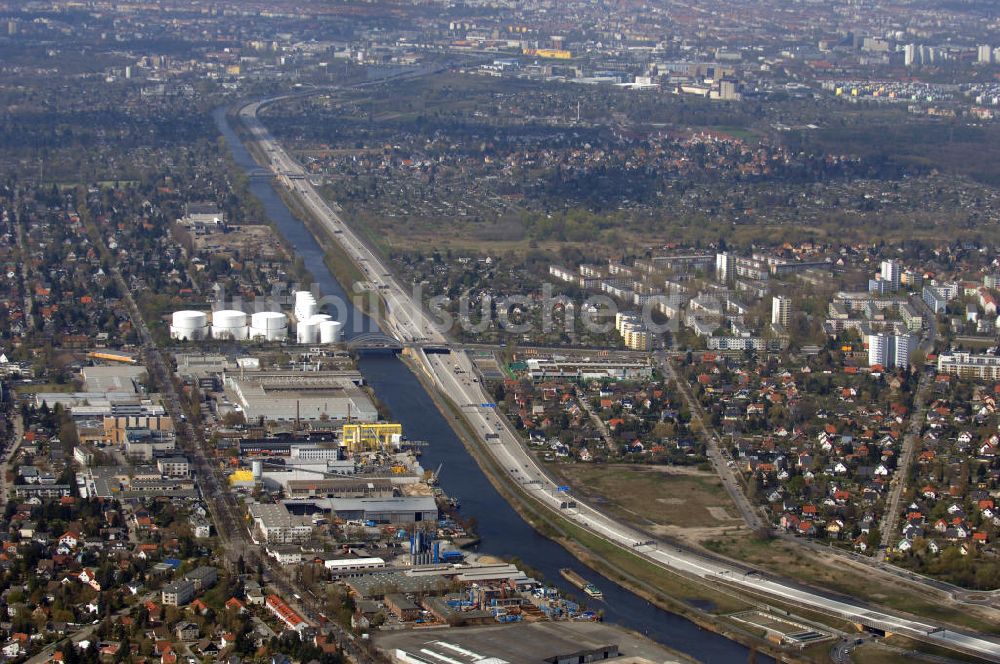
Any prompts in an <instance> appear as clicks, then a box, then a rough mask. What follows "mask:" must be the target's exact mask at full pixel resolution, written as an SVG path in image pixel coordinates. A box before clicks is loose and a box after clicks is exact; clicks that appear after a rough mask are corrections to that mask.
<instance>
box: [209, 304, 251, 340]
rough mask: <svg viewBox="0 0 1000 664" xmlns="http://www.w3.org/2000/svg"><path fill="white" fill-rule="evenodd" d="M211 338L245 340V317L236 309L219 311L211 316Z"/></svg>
mask: <svg viewBox="0 0 1000 664" xmlns="http://www.w3.org/2000/svg"><path fill="white" fill-rule="evenodd" d="M212 337H213V338H215V339H233V340H234V341H242V340H243V339H246V338H247V315H246V314H245V313H243V312H242V311H238V310H236V309H221V310H219V311H216V312H214V313H213V314H212Z"/></svg>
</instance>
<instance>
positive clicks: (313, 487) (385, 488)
mask: <svg viewBox="0 0 1000 664" xmlns="http://www.w3.org/2000/svg"><path fill="white" fill-rule="evenodd" d="M285 492H286V494H287V495H288V497H289V498H292V499H295V498H385V497H389V496H392V495H393V494H394V493H395V487H394V485H393V483H392V480H389V479H387V478H377V477H372V478H368V477H366V478H363V479H356V478H353V477H345V478H329V479H308V480H289V481H288V482H287V483H286V486H285Z"/></svg>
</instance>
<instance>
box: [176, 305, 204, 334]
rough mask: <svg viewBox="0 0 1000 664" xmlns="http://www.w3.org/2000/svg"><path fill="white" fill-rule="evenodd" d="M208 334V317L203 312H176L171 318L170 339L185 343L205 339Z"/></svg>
mask: <svg viewBox="0 0 1000 664" xmlns="http://www.w3.org/2000/svg"><path fill="white" fill-rule="evenodd" d="M207 334H208V316H207V315H206V314H205V313H204V312H202V311H192V310H184V311H175V312H174V314H173V316H172V317H171V325H170V337H171V338H172V339H182V340H184V341H194V340H197V339H204V338H205V336H206V335H207Z"/></svg>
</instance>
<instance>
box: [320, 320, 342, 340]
mask: <svg viewBox="0 0 1000 664" xmlns="http://www.w3.org/2000/svg"><path fill="white" fill-rule="evenodd" d="M340 328H341V324H340V323H338V322H337V321H335V320H325V321H323V322H322V323H320V324H319V342H320V343H321V344H335V343H337V342H338V341H340Z"/></svg>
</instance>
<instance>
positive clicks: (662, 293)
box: [549, 263, 687, 316]
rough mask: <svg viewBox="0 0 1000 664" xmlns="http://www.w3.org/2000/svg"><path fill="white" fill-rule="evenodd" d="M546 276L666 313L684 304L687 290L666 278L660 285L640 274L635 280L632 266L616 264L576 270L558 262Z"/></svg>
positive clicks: (590, 266) (675, 312)
mask: <svg viewBox="0 0 1000 664" xmlns="http://www.w3.org/2000/svg"><path fill="white" fill-rule="evenodd" d="M598 272H600V274H598ZM549 275H550V276H552V277H555V278H556V279H558V280H560V281H563V282H566V283H569V284H573V285H575V286H578V287H580V288H582V289H585V290H599V291H601V292H602V293H605V294H607V295H610V296H611V297H613V298H615V299H617V300H621V301H622V302H627V303H629V304H632V305H635V306H637V307H646V306H650V308H651V309H653V308H655V309H656V310H657V311H659V312H660V313H662V314H663V315H665V316H674V315H676V314H677V309H678V308H679V307H680V306H681V305H682V304H683V302H684V299H685V293H686V291H687V289H686V288H684V286H682V285H681V284H679V283H675V282H672V281H669V280H665V281H664V282H663V283H662V285H660V284H650V283H648V282H647V281H644V280H642V278H641V275H639V276H640V278H639V279H637V278H636V275H635V273H634V270H633V268H631V267H629V266H626V265H619V264H616V263H612V264H610V265H609V267H608V269H606V270H602V269H601V268H598V267H595V266H592V265H581V266H580V267H579V273H577V272H573V271H571V270H567V269H566V268H564V267H560V266H558V265H550V266H549Z"/></svg>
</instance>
